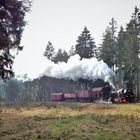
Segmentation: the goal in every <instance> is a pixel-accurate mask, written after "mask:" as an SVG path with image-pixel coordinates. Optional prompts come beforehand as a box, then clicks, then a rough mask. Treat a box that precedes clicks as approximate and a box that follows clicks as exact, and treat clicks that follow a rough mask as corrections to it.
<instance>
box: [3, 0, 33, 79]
mask: <svg viewBox="0 0 140 140" xmlns="http://www.w3.org/2000/svg"><path fill="white" fill-rule="evenodd" d="M30 4H31V3H30V1H29V0H0V77H1V78H2V79H6V78H9V77H11V76H13V75H14V72H13V70H12V65H13V61H14V55H13V54H11V50H14V51H16V52H18V51H20V50H22V46H20V42H21V37H22V33H23V30H24V27H25V25H26V22H25V20H24V18H25V14H26V12H29V10H30V6H31V5H30Z"/></svg>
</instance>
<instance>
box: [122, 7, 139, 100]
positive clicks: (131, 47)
mask: <svg viewBox="0 0 140 140" xmlns="http://www.w3.org/2000/svg"><path fill="white" fill-rule="evenodd" d="M139 51H140V10H139V9H138V8H137V7H135V10H134V13H133V14H132V19H131V20H130V22H129V23H128V24H127V28H126V39H125V50H124V54H123V59H124V67H125V69H124V78H125V81H126V83H127V85H129V87H130V86H131V87H132V88H136V90H137V93H139V74H140V73H139V72H140V59H139V58H138V55H139ZM137 96H138V97H139V96H140V95H139V94H138V95H137Z"/></svg>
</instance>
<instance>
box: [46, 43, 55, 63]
mask: <svg viewBox="0 0 140 140" xmlns="http://www.w3.org/2000/svg"><path fill="white" fill-rule="evenodd" d="M54 55H55V49H54V47H53V45H52V43H51V42H50V41H49V42H48V44H47V46H46V50H45V52H44V56H45V57H47V59H48V60H51V61H52V60H53V59H54V58H53V57H54Z"/></svg>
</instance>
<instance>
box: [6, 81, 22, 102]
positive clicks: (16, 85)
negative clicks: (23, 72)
mask: <svg viewBox="0 0 140 140" xmlns="http://www.w3.org/2000/svg"><path fill="white" fill-rule="evenodd" d="M21 84H22V82H21V81H18V80H17V79H11V80H8V81H6V84H5V94H6V95H5V98H6V100H8V101H15V100H16V98H18V96H19V93H20V87H21Z"/></svg>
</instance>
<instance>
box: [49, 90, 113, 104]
mask: <svg viewBox="0 0 140 140" xmlns="http://www.w3.org/2000/svg"><path fill="white" fill-rule="evenodd" d="M110 91H111V88H110V87H99V88H93V89H91V90H80V91H78V92H76V93H52V94H51V95H50V99H51V100H52V101H90V102H91V101H95V100H98V99H106V100H107V97H108V95H109V93H110Z"/></svg>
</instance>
